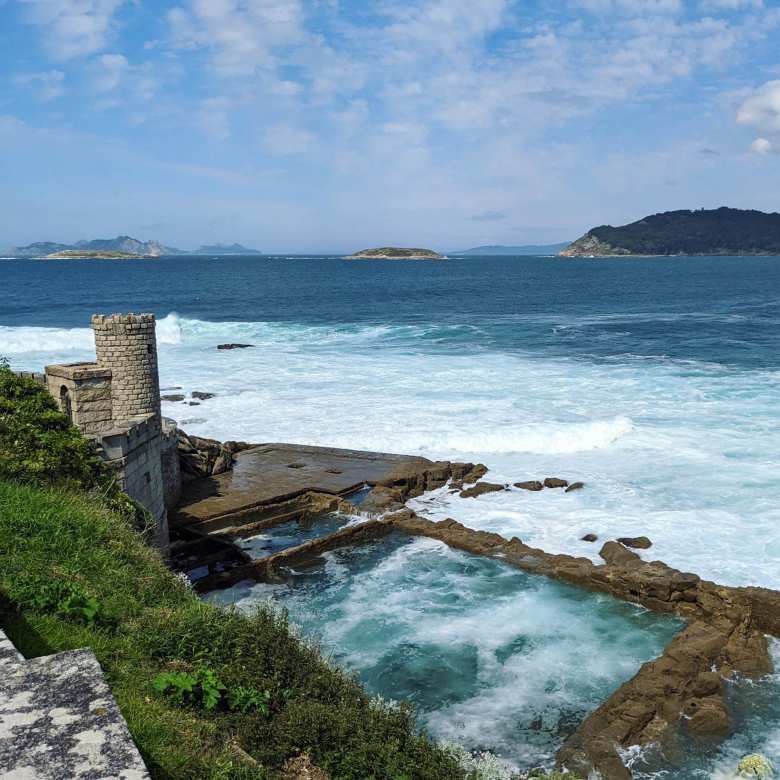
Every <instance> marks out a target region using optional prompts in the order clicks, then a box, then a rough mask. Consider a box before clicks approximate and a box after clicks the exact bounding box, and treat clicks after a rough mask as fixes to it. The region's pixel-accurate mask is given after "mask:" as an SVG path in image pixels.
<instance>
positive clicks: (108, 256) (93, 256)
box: [40, 249, 152, 260]
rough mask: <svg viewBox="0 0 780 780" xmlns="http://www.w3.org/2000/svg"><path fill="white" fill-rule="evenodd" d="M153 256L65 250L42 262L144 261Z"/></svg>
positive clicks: (106, 250) (44, 258) (49, 256)
mask: <svg viewBox="0 0 780 780" xmlns="http://www.w3.org/2000/svg"><path fill="white" fill-rule="evenodd" d="M149 257H152V255H138V254H135V253H134V252H114V251H112V250H110V249H105V250H100V249H63V250H62V251H61V252H52V253H51V254H49V255H44V256H43V257H42V258H40V259H41V260H143V259H145V258H149Z"/></svg>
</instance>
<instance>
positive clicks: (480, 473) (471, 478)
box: [461, 463, 488, 485]
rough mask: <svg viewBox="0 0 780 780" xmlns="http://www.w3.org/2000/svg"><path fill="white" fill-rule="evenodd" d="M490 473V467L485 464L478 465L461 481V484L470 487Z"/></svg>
mask: <svg viewBox="0 0 780 780" xmlns="http://www.w3.org/2000/svg"><path fill="white" fill-rule="evenodd" d="M487 473H488V467H487V466H486V465H485V464H484V463H477V465H476V466H472V467H471V468H470V469H469V470H468V471H467V472H466V473H465V474H464V475H463V478H462V479H461V482H464V483H466V484H467V485H470V484H471V483H472V482H476V481H477V480H478V479H482V477H484V476H485V474H487Z"/></svg>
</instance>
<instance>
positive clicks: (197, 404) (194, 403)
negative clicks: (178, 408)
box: [187, 401, 200, 406]
mask: <svg viewBox="0 0 780 780" xmlns="http://www.w3.org/2000/svg"><path fill="white" fill-rule="evenodd" d="M187 405H188V406H200V401H187Z"/></svg>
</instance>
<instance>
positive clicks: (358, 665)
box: [209, 530, 681, 767]
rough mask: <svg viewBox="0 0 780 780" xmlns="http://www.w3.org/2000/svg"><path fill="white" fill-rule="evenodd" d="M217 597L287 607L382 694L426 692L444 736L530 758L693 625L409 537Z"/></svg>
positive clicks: (549, 749) (531, 761)
mask: <svg viewBox="0 0 780 780" xmlns="http://www.w3.org/2000/svg"><path fill="white" fill-rule="evenodd" d="M287 533H288V531H287V530H284V531H282V535H286V534H287ZM209 598H210V599H211V600H212V601H214V602H217V603H224V604H226V603H236V604H237V605H239V606H240V607H247V608H248V607H251V606H252V605H253V604H255V603H257V602H258V601H264V600H271V601H272V602H273V603H275V604H277V605H279V606H283V607H285V608H286V609H287V610H288V611H289V615H290V619H291V621H292V622H293V623H296V624H297V625H299V626H300V628H301V631H302V633H303V635H304V636H306V637H309V638H311V639H313V640H315V641H317V642H318V643H319V644H320V645H321V646H322V648H323V650H324V651H325V652H326V653H328V654H331V655H332V656H333V657H334V659H335V660H336V661H337V662H338V663H340V664H341V665H343V666H345V667H347V668H349V669H352V670H355V671H357V672H358V673H359V675H360V677H361V679H362V681H363V683H364V684H365V686H366V688H367V689H368V690H369V691H370V692H371V693H372V694H378V695H381V696H382V697H383V698H386V699H395V700H398V699H407V700H409V701H411V702H413V703H414V704H415V705H416V707H417V709H418V711H419V714H420V721H421V724H422V725H423V726H424V727H425V728H426V729H427V730H428V731H429V732H430V733H431V734H432V735H433V736H434V737H436V738H438V739H444V740H448V741H454V742H459V743H460V744H462V745H464V746H465V747H467V748H468V749H470V750H489V751H491V752H493V753H495V754H496V755H498V756H499V757H501V758H503V759H505V760H507V761H509V762H511V763H512V764H514V765H517V766H520V767H529V766H535V765H538V764H543V763H549V761H550V760H551V759H552V757H553V756H554V754H555V751H556V750H557V749H558V748H559V747H560V745H561V744H562V742H563V740H564V739H565V738H566V737H567V736H568V735H569V734H570V733H571V732H572V731H574V729H575V728H576V727H577V725H578V724H579V722H580V721H581V720H582V718H583V717H584V716H585V715H587V714H588V713H589V712H590V711H591V710H593V709H594V708H595V707H597V706H598V705H599V704H600V703H601V702H602V701H603V700H604V699H605V698H606V697H607V696H609V695H610V693H612V692H613V691H614V690H615V689H616V688H617V687H618V686H619V685H620V684H621V683H622V682H624V681H625V680H627V679H629V678H630V677H632V676H633V674H634V673H635V672H636V671H637V670H638V668H639V666H640V665H641V664H642V663H643V662H644V661H647V660H649V659H651V658H653V657H655V656H657V655H659V654H660V652H661V651H662V649H663V647H664V646H665V645H666V643H667V642H668V641H669V640H670V639H671V637H672V636H673V635H674V633H675V632H676V631H677V630H678V629H679V628H680V626H681V623H680V622H679V621H677V620H675V619H673V618H669V617H668V616H659V615H655V614H653V613H651V612H648V611H647V610H644V609H642V608H640V607H636V606H634V605H631V604H627V603H625V602H621V601H618V600H616V599H613V598H611V597H608V596H603V595H597V594H592V593H588V592H585V591H582V590H580V589H577V588H574V587H570V586H566V585H562V584H559V583H556V582H554V581H552V580H549V579H546V578H544V577H535V576H532V575H528V574H526V573H524V572H521V571H518V570H516V569H513V568H511V567H509V566H507V565H505V564H502V563H500V562H498V561H494V560H490V559H485V558H481V557H478V556H472V555H469V554H467V553H463V552H459V551H455V550H452V549H450V548H449V547H447V546H446V545H444V544H442V543H440V542H437V541H434V540H430V539H420V538H410V537H407V536H404V535H401V534H392V535H390V536H388V537H385V538H383V539H379V540H376V541H374V542H371V543H368V544H364V545H360V546H356V547H352V548H345V549H341V550H336V551H334V552H330V553H327V554H326V555H324V556H322V557H321V558H319V559H318V560H317V561H314V562H312V564H310V565H307V566H306V567H299V568H296V569H292V570H289V571H288V572H287V577H286V580H285V581H284V582H282V583H275V584H265V583H249V582H245V583H239V584H238V585H236V586H234V587H233V588H230V589H229V590H223V591H217V592H215V593H212V594H211V595H210V596H209Z"/></svg>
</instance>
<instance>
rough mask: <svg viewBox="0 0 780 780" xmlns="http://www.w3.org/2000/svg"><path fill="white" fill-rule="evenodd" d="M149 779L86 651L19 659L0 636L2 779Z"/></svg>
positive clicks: (0, 749) (3, 635) (96, 662)
mask: <svg viewBox="0 0 780 780" xmlns="http://www.w3.org/2000/svg"><path fill="white" fill-rule="evenodd" d="M65 778H68V780H96V779H97V778H99V779H100V780H149V773H148V772H147V770H146V767H145V766H144V762H143V760H142V759H141V756H140V754H139V752H138V749H137V748H136V746H135V744H134V743H133V739H132V737H131V736H130V732H129V731H128V729H127V724H126V723H125V720H124V718H123V717H122V714H121V713H120V712H119V708H118V707H117V705H116V702H115V701H114V697H113V696H112V694H111V691H110V689H109V687H108V684H107V683H106V680H105V678H104V677H103V670H102V669H101V668H100V664H99V663H98V661H97V659H96V658H95V656H94V654H93V653H92V651H91V650H88V649H84V650H71V651H68V652H64V653H58V654H57V655H50V656H44V657H41V658H32V659H30V660H26V659H24V658H23V657H22V656H21V655H20V654H19V653H18V652H17V651H16V649H15V648H14V646H13V645H12V644H11V642H10V641H9V640H8V639H7V638H6V636H5V634H4V633H3V632H2V631H0V780H64V779H65Z"/></svg>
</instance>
